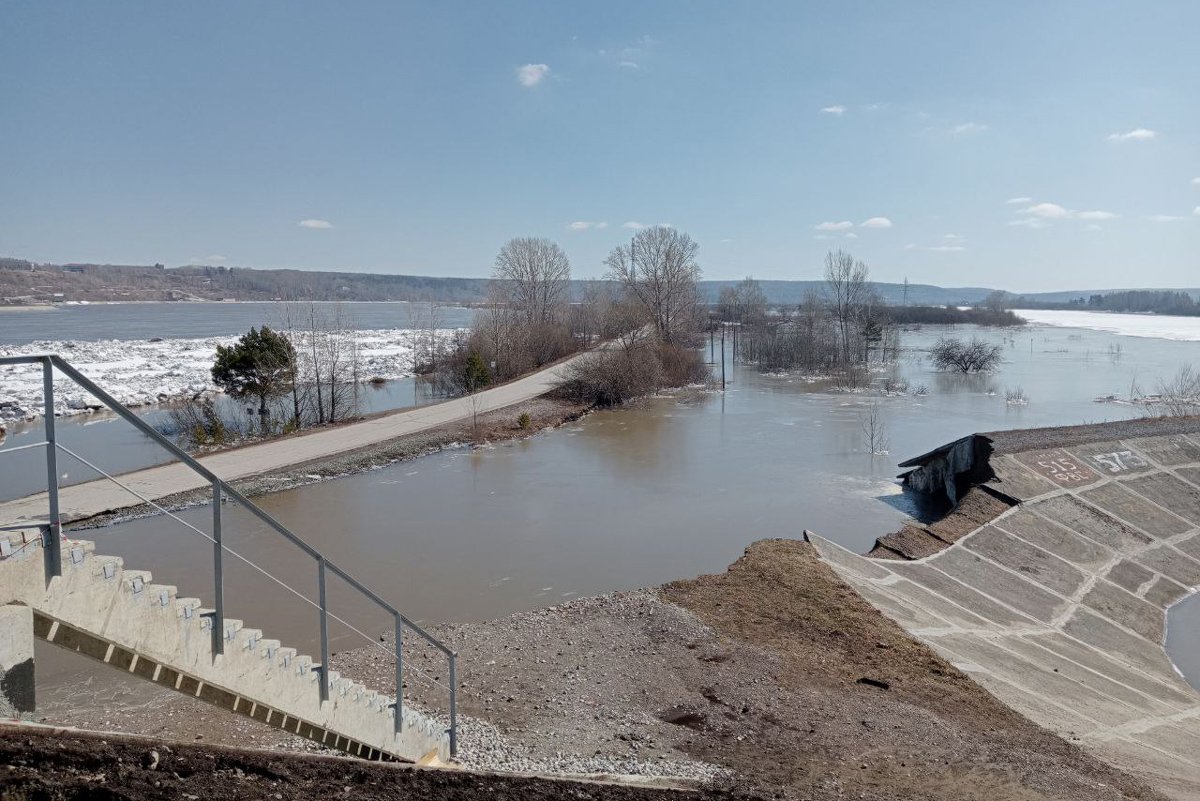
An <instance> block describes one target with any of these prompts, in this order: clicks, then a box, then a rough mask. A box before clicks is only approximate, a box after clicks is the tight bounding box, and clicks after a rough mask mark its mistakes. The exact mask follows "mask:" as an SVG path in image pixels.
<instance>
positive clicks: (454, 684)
mask: <svg viewBox="0 0 1200 801" xmlns="http://www.w3.org/2000/svg"><path fill="white" fill-rule="evenodd" d="M456 756H458V654H456V653H454V652H451V653H450V758H451V759H453V758H454V757H456Z"/></svg>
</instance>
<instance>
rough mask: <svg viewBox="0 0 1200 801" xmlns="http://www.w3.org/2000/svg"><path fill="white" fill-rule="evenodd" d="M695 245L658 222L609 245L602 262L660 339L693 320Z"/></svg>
mask: <svg viewBox="0 0 1200 801" xmlns="http://www.w3.org/2000/svg"><path fill="white" fill-rule="evenodd" d="M699 249H700V247H699V245H697V244H696V241H695V240H694V239H692V238H691V237H690V236H688V235H687V234H685V233H684V232H682V231H677V230H676V229H674V228H669V227H667V226H662V225H660V226H655V227H653V228H644V229H642V230H641V231H638V233H637V234H636V235H635V236H634V237H633V241H632V242H630V243H629V245H622V246H620V247H617V248H614V249H613V251H612V252H611V253H609V254H608V258H607V259H605V261H604V263H605V265H606V266H607V267H608V276H609V277H610V278H612V279H613V280H615V281H618V282H619V283H620V284H621V286H622V287H624V288H625V290H626V291H627V292H628V293H629V294H630V295H631V296H632V297H633V298H635V299H636V300H637V301H638V303H640V304H641V305H642V306H643V307H645V309H646V311H647V313H648V314H649V316H650V319H651V321H652V322H653V323H654V327H655V329H656V330H657V331H658V334H659V336H660V337H661V338H662V339H663V340H664V341H667V342H669V341H671V340H672V338H674V337H677V336H679V335H680V334H682V333H685V332H686V331H687V329H688V328H689V327H690V326H691V325H693V324H694V323H695V322H696V318H697V304H698V301H699V291H698V288H697V285H696V282H697V281H699V279H700V265H699V264H697V263H696V253H697V252H698V251H699Z"/></svg>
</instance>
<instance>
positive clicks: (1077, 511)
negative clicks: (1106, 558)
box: [1029, 495, 1151, 551]
mask: <svg viewBox="0 0 1200 801" xmlns="http://www.w3.org/2000/svg"><path fill="white" fill-rule="evenodd" d="M1029 508H1031V509H1032V510H1033V511H1035V512H1037V513H1038V514H1040V515H1043V516H1044V517H1047V518H1049V519H1050V520H1051V521H1053V522H1055V523H1060V524H1062V525H1063V526H1066V527H1067V528H1069V529H1071V530H1072V531H1075V532H1076V533H1078V534H1082V535H1083V536H1084V537H1087V538H1088V539H1090V540H1092V541H1093V542H1098V543H1100V544H1101V545H1104V546H1105V547H1108V548H1111V549H1113V550H1114V551H1131V550H1135V549H1138V548H1141V547H1143V546H1145V545H1146V544H1148V543H1149V542H1150V541H1151V539H1150V537H1148V536H1146V535H1145V534H1143V533H1141V532H1140V531H1135V530H1133V529H1132V528H1130V527H1129V526H1127V525H1126V524H1124V523H1122V522H1121V521H1119V520H1117V519H1116V518H1114V517H1113V516H1112V515H1109V514H1107V513H1105V512H1102V511H1100V510H1099V509H1097V508H1096V507H1094V506H1091V505H1090V504H1086V503H1084V502H1083V501H1081V500H1080V499H1078V498H1075V497H1072V496H1069V495H1060V496H1058V497H1055V498H1046V499H1045V500H1042V501H1036V502H1034V503H1033V504H1031V505H1030V507H1029Z"/></svg>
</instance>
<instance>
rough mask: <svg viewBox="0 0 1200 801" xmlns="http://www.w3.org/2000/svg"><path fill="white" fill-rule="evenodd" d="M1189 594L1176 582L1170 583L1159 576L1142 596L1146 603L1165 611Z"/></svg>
mask: <svg viewBox="0 0 1200 801" xmlns="http://www.w3.org/2000/svg"><path fill="white" fill-rule="evenodd" d="M1188 595H1190V593H1189V592H1188V589H1187V588H1186V587H1184V586H1183V585H1181V584H1179V583H1178V582H1174V581H1171V579H1169V578H1167V577H1166V576H1159V577H1158V578H1156V579H1155V580H1154V583H1153V584H1151V585H1150V587H1149V589H1147V590H1146V594H1145V595H1144V596H1143V597H1144V598H1145V599H1146V601H1147V602H1149V603H1152V604H1154V605H1155V606H1157V607H1158V608H1160V609H1163V610H1165V609H1167V608H1168V607H1170V606H1172V605H1173V604H1175V603H1178V602H1179V601H1182V600H1183V599H1184V598H1186V597H1187V596H1188Z"/></svg>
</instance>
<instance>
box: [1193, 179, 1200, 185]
mask: <svg viewBox="0 0 1200 801" xmlns="http://www.w3.org/2000/svg"><path fill="white" fill-rule="evenodd" d="M1192 186H1200V178H1193V179H1192Z"/></svg>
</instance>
